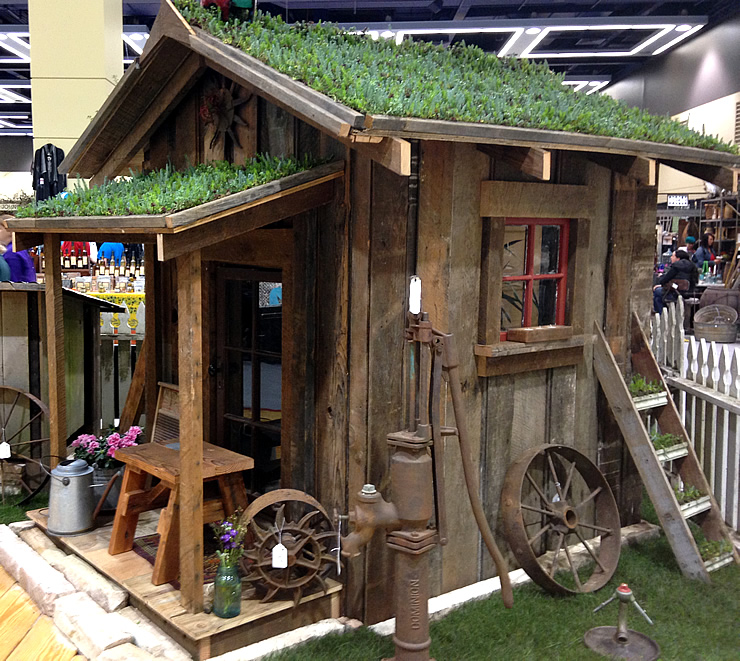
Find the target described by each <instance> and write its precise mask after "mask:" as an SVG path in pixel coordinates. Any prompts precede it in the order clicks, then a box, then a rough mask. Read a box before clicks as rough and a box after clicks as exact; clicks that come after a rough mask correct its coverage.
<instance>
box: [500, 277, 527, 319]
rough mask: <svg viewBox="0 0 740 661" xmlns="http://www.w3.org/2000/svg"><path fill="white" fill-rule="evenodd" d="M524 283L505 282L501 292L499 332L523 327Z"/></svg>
mask: <svg viewBox="0 0 740 661" xmlns="http://www.w3.org/2000/svg"><path fill="white" fill-rule="evenodd" d="M524 288H525V283H524V282H521V281H515V282H511V281H509V280H505V281H504V282H503V288H502V290H501V330H508V329H509V328H521V327H522V326H523V325H524V291H525V289H524Z"/></svg>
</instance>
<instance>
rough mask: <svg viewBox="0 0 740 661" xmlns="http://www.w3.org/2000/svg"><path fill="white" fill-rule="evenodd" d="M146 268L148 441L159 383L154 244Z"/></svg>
mask: <svg viewBox="0 0 740 661" xmlns="http://www.w3.org/2000/svg"><path fill="white" fill-rule="evenodd" d="M144 268H145V270H146V275H147V277H146V280H145V281H144V287H145V291H144V293H145V296H144V301H145V303H144V305H145V306H146V318H145V328H144V337H148V338H149V341H148V342H146V344H145V347H144V348H145V349H146V353H145V354H144V356H143V357H142V358H143V359H144V360H145V361H146V375H145V377H144V400H145V405H144V406H145V409H144V411H145V413H146V434H147V440H149V441H151V440H152V427H153V425H154V416H155V415H156V412H157V395H158V394H159V393H158V386H157V384H158V382H159V380H160V379H159V376H160V374H159V357H158V354H159V346H160V345H159V336H158V334H157V326H158V324H157V315H158V314H159V310H158V308H159V305H158V301H157V291H158V283H159V273H156V272H155V269H156V268H157V246H156V244H153V243H146V244H144Z"/></svg>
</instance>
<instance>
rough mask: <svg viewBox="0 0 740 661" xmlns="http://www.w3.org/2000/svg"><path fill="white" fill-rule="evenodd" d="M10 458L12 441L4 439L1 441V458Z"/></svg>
mask: <svg viewBox="0 0 740 661" xmlns="http://www.w3.org/2000/svg"><path fill="white" fill-rule="evenodd" d="M9 458H10V443H8V442H7V441H3V442H2V443H0V459H9Z"/></svg>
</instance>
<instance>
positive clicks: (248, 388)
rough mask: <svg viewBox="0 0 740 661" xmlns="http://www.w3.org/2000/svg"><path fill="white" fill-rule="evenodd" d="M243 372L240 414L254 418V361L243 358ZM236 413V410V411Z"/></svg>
mask: <svg viewBox="0 0 740 661" xmlns="http://www.w3.org/2000/svg"><path fill="white" fill-rule="evenodd" d="M242 374H243V376H244V380H243V381H242V383H243V387H242V409H241V411H239V412H238V413H239V415H243V416H244V417H245V418H248V419H250V420H251V419H252V381H253V379H252V361H251V360H250V359H249V358H247V357H245V358H243V359H242ZM235 413H236V411H235Z"/></svg>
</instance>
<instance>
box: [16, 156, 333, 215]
mask: <svg viewBox="0 0 740 661" xmlns="http://www.w3.org/2000/svg"><path fill="white" fill-rule="evenodd" d="M315 165H318V162H316V161H312V160H310V159H308V158H304V159H303V160H300V161H299V160H296V159H294V158H275V157H272V156H265V155H258V156H256V157H255V158H253V159H249V160H247V161H246V162H245V163H244V164H243V165H233V164H231V163H227V162H225V161H216V162H212V163H205V164H201V165H197V166H194V167H189V168H187V169H185V170H183V171H181V172H178V171H175V170H173V169H172V168H171V167H166V168H163V169H161V170H154V171H153V172H150V173H147V174H143V173H133V172H132V173H131V176H130V177H126V178H121V179H119V180H114V181H106V182H104V183H103V184H102V185H100V186H95V187H93V188H87V187H84V186H80V185H79V184H76V185H75V188H74V191H73V192H71V193H70V194H69V195H67V196H66V197H64V198H62V197H59V196H57V197H53V198H49V199H48V200H43V201H42V202H33V203H31V204H28V205H26V206H22V207H19V208H18V210H17V211H16V216H17V217H18V218H31V217H51V218H57V217H63V216H136V215H148V214H162V213H172V212H176V211H182V210H183V209H190V208H192V207H196V206H198V205H200V204H204V203H206V202H210V201H212V200H215V199H218V198H220V197H225V196H226V195H231V194H233V193H238V192H240V191H243V190H247V189H249V188H254V187H255V186H260V185H262V184H266V183H269V182H271V181H274V180H276V179H281V178H282V177H287V176H288V175H291V174H296V173H298V172H303V171H304V170H308V169H310V168H312V167H314V166H315Z"/></svg>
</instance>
